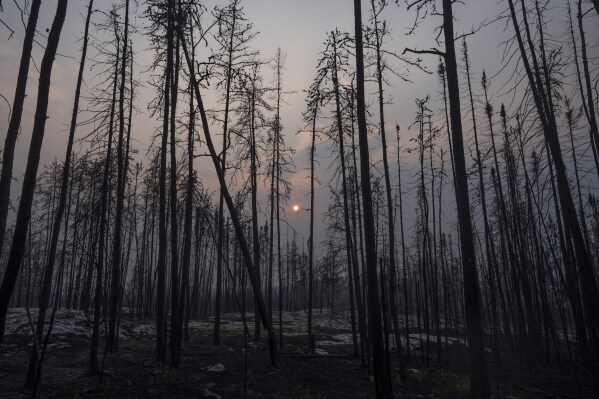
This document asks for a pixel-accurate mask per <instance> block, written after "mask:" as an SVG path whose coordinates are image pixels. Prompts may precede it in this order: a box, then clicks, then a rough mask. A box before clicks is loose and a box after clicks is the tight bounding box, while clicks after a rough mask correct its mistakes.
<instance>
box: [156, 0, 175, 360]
mask: <svg viewBox="0 0 599 399" xmlns="http://www.w3.org/2000/svg"><path fill="white" fill-rule="evenodd" d="M173 6H174V5H173V1H172V0H168V5H167V19H168V20H167V24H166V42H167V56H166V69H165V72H164V76H165V79H164V111H163V115H162V144H161V147H160V172H159V178H158V186H159V188H158V190H159V196H160V199H159V216H158V264H157V266H156V269H157V280H158V281H157V288H156V360H158V361H164V360H165V357H166V303H165V302H166V246H167V242H166V240H167V228H166V157H167V155H166V147H167V143H168V131H169V130H168V126H169V115H170V112H169V110H170V100H171V98H170V94H171V76H172V70H173V48H172V42H173V41H172V35H173V32H172V30H173V29H172V25H171V22H172V19H171V13H172V12H173ZM172 217H176V215H172ZM174 250H175V251H176V250H177V248H174Z"/></svg>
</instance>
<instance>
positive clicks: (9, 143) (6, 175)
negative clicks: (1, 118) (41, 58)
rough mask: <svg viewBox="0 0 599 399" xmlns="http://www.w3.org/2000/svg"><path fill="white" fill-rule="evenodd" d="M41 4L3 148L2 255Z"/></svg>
mask: <svg viewBox="0 0 599 399" xmlns="http://www.w3.org/2000/svg"><path fill="white" fill-rule="evenodd" d="M41 4H42V1H41V0H33V1H32V3H31V9H30V10H29V19H28V20H27V29H26V30H25V39H24V40H23V52H22V53H21V64H20V65H19V75H18V76H17V87H16V89H15V98H14V100H13V103H12V112H11V114H10V122H9V123H8V130H7V131H6V139H5V141H4V148H3V149H2V152H3V153H2V172H1V175H0V256H1V255H2V249H3V248H4V230H5V229H6V217H7V216H8V204H9V203H10V183H11V181H12V167H13V161H14V157H15V145H16V144H17V137H18V136H19V128H20V127H21V116H22V115H23V103H24V102H25V89H26V88H27V75H28V73H29V61H30V60H31V48H32V47H33V39H34V37H35V27H36V25H37V17H38V15H39V10H40V5H41ZM0 341H1V340H0Z"/></svg>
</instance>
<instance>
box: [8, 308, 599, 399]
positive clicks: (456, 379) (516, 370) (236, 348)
mask: <svg viewBox="0 0 599 399" xmlns="http://www.w3.org/2000/svg"><path fill="white" fill-rule="evenodd" d="M35 313H36V312H35V310H34V309H32V316H33V319H34V320H35ZM283 319H284V322H283V325H284V330H283V333H284V342H285V349H284V351H282V353H281V354H280V358H279V361H278V365H277V366H276V367H271V366H270V358H269V352H268V348H267V346H266V344H265V342H266V336H265V331H264V330H263V331H262V342H259V343H256V342H253V341H252V338H253V336H252V337H250V338H248V339H247V351H246V350H245V348H246V346H245V345H246V341H245V340H244V337H243V333H242V332H243V323H242V319H241V316H240V315H239V314H230V315H225V316H224V317H223V320H222V332H221V336H222V339H221V345H220V346H213V345H212V341H213V322H212V320H211V319H206V320H198V321H190V323H189V340H188V341H185V342H183V349H182V362H181V366H180V368H179V370H177V371H174V372H173V371H171V370H170V369H169V363H168V360H167V362H166V363H165V364H162V363H157V362H156V361H155V360H154V357H155V355H154V349H155V339H154V334H155V329H154V324H153V321H152V320H146V321H141V320H139V321H138V320H135V321H130V320H129V319H128V318H126V317H124V318H123V320H122V321H121V323H120V330H119V335H120V341H119V351H118V352H116V353H106V354H104V353H101V354H100V359H101V361H102V360H103V361H104V366H103V367H104V371H105V373H104V374H103V376H102V377H101V378H100V376H98V375H95V376H89V375H87V374H86V370H87V365H88V361H89V350H90V349H89V348H90V335H91V319H90V318H89V317H87V316H86V315H85V314H84V313H83V312H79V311H66V310H61V311H59V312H58V313H57V317H56V322H55V325H54V328H53V333H52V336H51V339H50V343H49V345H48V351H47V353H46V358H45V362H44V367H43V375H42V380H41V385H40V397H42V398H72V397H77V398H81V397H106V398H188V397H189V398H241V397H243V392H244V380H245V381H247V382H246V389H247V396H248V397H249V398H298V399H299V398H302V399H308V398H371V397H374V385H373V383H372V379H371V377H369V374H368V372H367V371H366V370H365V369H363V368H362V366H361V362H360V359H356V358H355V357H353V346H352V334H351V328H350V326H349V323H348V319H349V315H348V313H343V312H341V313H336V314H331V312H330V311H328V312H327V311H324V312H323V313H319V312H318V311H316V312H315V314H314V319H315V320H314V325H315V327H314V334H315V342H316V348H317V349H316V352H315V353H314V354H310V353H309V351H308V346H307V343H308V339H307V334H306V327H305V326H306V315H305V314H304V312H290V313H284V317H283ZM274 320H275V321H277V320H278V315H277V314H276V312H275V317H274ZM247 323H248V327H249V330H250V332H252V333H253V315H252V314H248V315H247ZM275 328H277V326H276V324H275ZM30 331H31V330H30V328H29V323H28V318H27V315H26V312H25V310H24V309H10V310H9V314H8V318H7V329H6V336H5V339H4V343H3V345H2V347H1V348H0V397H7V398H26V397H30V396H31V394H30V393H28V392H27V391H25V390H24V389H23V384H24V379H25V374H26V371H27V364H28V361H29V353H30V351H31V346H32V340H31V334H30ZM277 331H278V330H277ZM434 338H435V337H431V341H430V347H429V349H430V354H431V360H430V362H429V365H430V366H428V367H427V366H426V365H425V364H424V362H423V361H422V356H421V354H422V353H423V351H422V347H421V344H420V343H421V341H420V336H419V334H412V335H411V336H410V348H411V354H412V356H411V362H410V363H409V364H408V366H407V367H408V369H409V370H408V376H407V380H406V381H401V382H400V381H399V379H398V378H397V375H398V374H397V370H396V369H395V368H394V370H393V381H394V382H393V383H394V392H395V394H396V396H398V397H402V398H466V397H468V395H467V392H468V375H467V370H466V368H465V367H464V366H463V363H464V361H463V358H464V348H463V343H462V341H461V340H458V339H457V338H454V339H450V340H448V342H447V346H446V345H445V339H442V342H443V352H444V356H443V361H442V364H441V367H439V366H438V364H439V362H438V361H437V360H436V358H435V356H434V354H435V353H436V343H435V342H433V341H434V340H435V339H434ZM403 344H404V347H405V341H404V342H403ZM102 348H103V346H102ZM502 356H503V357H502V369H503V372H502V375H501V377H500V378H499V379H498V380H497V379H496V378H495V375H496V373H495V372H494V369H495V367H494V365H493V363H492V362H491V363H489V369H490V374H491V379H492V381H491V383H492V385H493V391H494V396H495V395H496V392H497V389H499V392H500V397H502V398H586V397H589V398H590V397H593V396H592V391H591V390H590V389H589V387H587V386H585V385H584V384H583V383H582V382H581V383H580V384H579V383H578V382H577V381H576V379H574V378H573V377H572V372H571V370H565V371H564V370H560V369H558V368H557V367H553V366H552V367H549V366H547V367H537V368H536V369H535V370H534V371H530V370H529V369H528V368H527V367H526V366H525V365H524V364H522V363H521V362H520V361H516V360H513V359H509V358H508V357H507V355H503V354H502ZM490 357H491V356H489V358H490ZM167 358H168V355H167ZM391 360H392V363H393V365H394V366H395V365H396V364H395V359H394V355H393V354H392V359H391ZM246 364H247V367H246ZM245 370H247V377H246V378H245V379H244V374H245Z"/></svg>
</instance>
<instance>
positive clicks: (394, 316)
mask: <svg viewBox="0 0 599 399" xmlns="http://www.w3.org/2000/svg"><path fill="white" fill-rule="evenodd" d="M370 4H371V6H372V15H373V19H374V36H375V51H376V81H377V85H378V102H379V104H378V105H379V123H380V127H379V128H380V132H381V143H382V146H383V169H384V174H385V194H386V196H387V227H388V231H389V306H390V307H391V309H390V311H391V320H392V323H393V334H394V337H395V348H396V351H397V361H398V365H399V370H400V377H401V378H402V379H403V378H405V367H404V360H403V348H402V345H401V332H400V331H399V314H398V309H397V297H396V296H395V295H396V292H397V289H396V285H395V284H396V281H397V274H396V269H395V267H396V266H395V222H394V220H395V219H394V217H393V195H392V190H393V189H392V188H391V176H390V174H389V160H388V156H387V135H386V132H385V102H384V92H383V68H384V66H383V56H382V53H381V50H382V46H383V43H382V37H381V30H380V28H379V20H378V16H379V14H380V12H381V11H382V10H383V7H384V5H385V2H382V5H381V6H380V8H379V9H378V10H377V8H376V6H375V2H374V0H371V1H370ZM383 29H384V28H383ZM399 189H400V190H401V187H400V188H399ZM381 268H382V266H381ZM381 270H382V269H381ZM407 343H408V344H409V341H408V342H407Z"/></svg>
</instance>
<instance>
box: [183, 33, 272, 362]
mask: <svg viewBox="0 0 599 399" xmlns="http://www.w3.org/2000/svg"><path fill="white" fill-rule="evenodd" d="M179 34H180V35H182V32H181V31H179ZM181 45H182V47H183V52H184V53H185V59H186V62H187V67H188V70H189V71H190V72H191V73H190V76H191V80H192V83H193V88H194V93H195V96H196V100H197V102H198V108H199V110H200V116H201V119H202V127H203V130H204V138H205V139H206V145H207V146H208V151H209V152H210V156H211V158H212V162H213V163H214V168H215V170H216V174H217V176H218V181H219V183H220V187H221V189H222V190H223V191H224V193H223V194H224V197H225V202H226V204H227V208H228V209H229V214H230V216H231V220H232V222H233V226H234V228H235V233H236V235H237V240H238V241H239V246H240V247H241V252H242V255H243V259H244V262H245V266H246V269H247V272H248V273H247V274H248V276H249V278H250V283H251V285H252V288H253V290H254V296H255V298H256V305H257V310H258V312H259V314H260V318H261V320H262V324H264V327H265V328H266V330H267V331H268V344H269V350H270V360H271V363H272V364H273V365H274V364H276V358H277V353H278V351H277V343H276V337H275V334H274V331H273V328H272V323H271V320H270V319H269V318H268V311H267V308H266V305H265V303H264V298H263V297H262V292H261V290H260V282H259V281H258V279H256V274H255V269H254V265H253V262H252V256H251V253H250V250H249V246H248V243H247V241H246V239H245V234H244V232H243V227H242V225H241V221H240V219H239V214H238V213H237V209H236V208H235V204H234V203H233V199H232V198H231V194H229V189H228V188H227V184H226V182H225V177H224V175H223V173H222V169H221V166H220V161H219V159H218V156H217V154H216V150H215V148H214V144H213V142H212V137H211V136H210V125H209V123H208V117H207V115H206V111H205V109H204V103H203V102H202V96H201V93H200V86H199V84H198V81H197V80H196V77H195V74H194V73H193V71H194V69H193V68H194V66H193V63H192V61H191V57H190V55H189V52H188V49H187V45H186V43H185V40H182V41H181Z"/></svg>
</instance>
